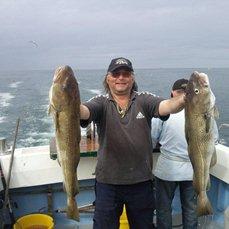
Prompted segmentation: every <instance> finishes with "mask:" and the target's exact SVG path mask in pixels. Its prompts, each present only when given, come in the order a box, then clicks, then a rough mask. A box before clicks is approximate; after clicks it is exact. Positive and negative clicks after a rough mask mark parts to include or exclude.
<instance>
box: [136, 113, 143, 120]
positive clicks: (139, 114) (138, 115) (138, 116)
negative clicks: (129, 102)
mask: <svg viewBox="0 0 229 229" xmlns="http://www.w3.org/2000/svg"><path fill="white" fill-rule="evenodd" d="M142 118H145V116H144V115H143V114H142V113H141V112H140V111H139V112H138V114H137V116H136V119H142Z"/></svg>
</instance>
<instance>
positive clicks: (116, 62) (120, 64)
mask: <svg viewBox="0 0 229 229" xmlns="http://www.w3.org/2000/svg"><path fill="white" fill-rule="evenodd" d="M119 68H124V69H127V70H128V71H131V72H133V71H134V69H133V66H132V63H131V62H130V60H128V59H126V58H124V57H119V58H115V59H113V60H111V63H110V65H109V67H108V69H107V72H114V71H115V70H118V69H119Z"/></svg>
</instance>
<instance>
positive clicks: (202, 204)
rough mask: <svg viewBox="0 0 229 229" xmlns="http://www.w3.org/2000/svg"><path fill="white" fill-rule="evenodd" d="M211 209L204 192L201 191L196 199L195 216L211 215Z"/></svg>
mask: <svg viewBox="0 0 229 229" xmlns="http://www.w3.org/2000/svg"><path fill="white" fill-rule="evenodd" d="M212 214H213V209H212V206H211V203H210V201H209V199H208V197H207V194H206V192H204V191H202V192H200V194H199V195H198V197H197V215H198V216H202V215H212Z"/></svg>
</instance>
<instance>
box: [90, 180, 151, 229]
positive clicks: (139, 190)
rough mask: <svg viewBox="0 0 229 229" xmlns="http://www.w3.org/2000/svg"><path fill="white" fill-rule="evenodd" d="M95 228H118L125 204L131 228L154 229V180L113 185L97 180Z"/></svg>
mask: <svg viewBox="0 0 229 229" xmlns="http://www.w3.org/2000/svg"><path fill="white" fill-rule="evenodd" d="M95 190H96V200H95V214H94V219H93V220H94V225H93V228H94V229H118V228H119V218H120V215H121V214H122V210H123V205H124V204H125V206H126V213H127V218H128V221H129V225H130V229H152V228H153V212H154V209H155V206H154V193H153V182H152V181H146V182H142V183H138V184H132V185H111V184H104V183H99V182H96V189H95Z"/></svg>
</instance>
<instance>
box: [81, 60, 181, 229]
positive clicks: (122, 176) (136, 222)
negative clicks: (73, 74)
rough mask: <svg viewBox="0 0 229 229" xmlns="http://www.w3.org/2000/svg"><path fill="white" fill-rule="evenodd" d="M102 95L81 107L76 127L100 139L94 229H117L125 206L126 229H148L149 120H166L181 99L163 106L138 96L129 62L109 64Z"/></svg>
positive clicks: (150, 217) (149, 97) (148, 96)
mask: <svg viewBox="0 0 229 229" xmlns="http://www.w3.org/2000/svg"><path fill="white" fill-rule="evenodd" d="M103 84H104V88H105V91H106V93H107V94H105V95H99V96H96V97H93V98H92V99H90V100H89V101H87V102H85V103H84V104H81V107H80V109H81V111H80V115H81V126H82V127H85V126H87V125H88V124H89V123H90V122H91V121H94V122H95V123H96V125H97V133H98V139H99V150H98V155H97V158H98V162H97V166H96V170H95V174H96V186H95V193H96V200H95V213H94V219H93V220H94V224H93V228H94V229H118V228H119V219H120V215H121V214H122V211H123V206H124V204H125V206H126V213H127V218H128V222H129V225H130V228H131V229H151V228H153V212H154V209H155V204H154V194H153V184H152V179H153V175H152V139H151V119H152V117H155V118H160V119H161V120H164V121H165V120H167V119H168V117H169V114H170V113H175V112H178V111H180V110H181V109H183V107H184V97H183V96H180V97H176V98H171V99H167V100H164V99H162V98H160V97H158V96H155V95H153V94H150V93H147V92H137V91H135V90H136V88H137V85H136V82H135V78H134V69H133V67H132V63H131V61H130V60H128V59H126V58H123V57H120V58H115V59H113V60H112V61H111V63H110V65H109V67H108V70H107V74H106V76H105V78H104V82H103Z"/></svg>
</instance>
